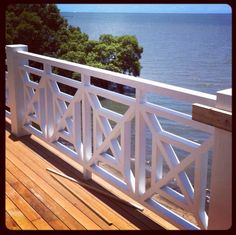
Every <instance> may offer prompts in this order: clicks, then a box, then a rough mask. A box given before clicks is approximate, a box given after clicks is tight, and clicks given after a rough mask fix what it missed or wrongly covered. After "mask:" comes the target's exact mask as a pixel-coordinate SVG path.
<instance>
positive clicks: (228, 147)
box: [208, 89, 232, 230]
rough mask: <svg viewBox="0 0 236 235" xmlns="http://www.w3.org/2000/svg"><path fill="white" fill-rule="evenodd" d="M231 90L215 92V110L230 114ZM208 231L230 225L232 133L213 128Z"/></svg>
mask: <svg viewBox="0 0 236 235" xmlns="http://www.w3.org/2000/svg"><path fill="white" fill-rule="evenodd" d="M231 93H232V89H227V90H223V91H220V92H217V101H216V108H219V109H221V110H224V111H227V112H232V108H231V107H232V105H231V102H232V94H231ZM212 160H213V162H212V169H211V198H210V207H209V225H208V229H214V230H215V229H217V230H225V229H229V228H230V227H231V225H232V132H231V131H227V130H223V129H220V128H215V141H214V150H213V159H212Z"/></svg>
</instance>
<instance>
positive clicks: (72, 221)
mask: <svg viewBox="0 0 236 235" xmlns="http://www.w3.org/2000/svg"><path fill="white" fill-rule="evenodd" d="M17 155H18V156H16V155H14V153H13V152H12V150H11V149H9V148H8V147H7V151H6V156H7V159H9V161H11V162H12V164H14V168H15V169H14V170H13V171H14V172H11V173H12V174H13V175H15V176H16V177H19V178H21V179H22V180H23V179H25V181H24V182H23V181H22V183H24V184H25V185H27V187H28V188H29V189H30V191H32V192H33V193H34V194H35V195H36V196H37V195H38V194H40V197H39V199H41V200H42V198H43V200H44V201H46V202H47V204H46V205H48V206H50V209H51V210H52V211H53V212H54V213H55V214H56V215H57V216H58V217H60V218H61V220H62V221H63V222H64V223H65V224H66V225H67V226H68V227H69V228H70V229H85V228H86V229H95V230H96V229H100V227H99V226H97V225H96V224H95V223H94V222H93V221H92V220H90V219H89V218H88V217H86V216H85V215H84V214H83V213H82V212H81V211H80V210H78V209H77V208H76V207H75V206H74V205H73V204H72V203H71V202H69V201H68V200H66V199H65V198H64V197H63V196H62V195H61V194H60V193H58V192H57V191H56V190H55V189H54V188H53V187H51V186H50V185H49V184H47V181H45V180H43V179H42V178H41V177H40V176H38V175H37V174H35V173H34V172H33V171H32V170H31V169H30V168H29V167H27V166H26V165H25V164H24V163H23V162H21V161H20V160H19V158H20V157H22V153H20V152H17ZM23 172H24V173H23ZM26 174H27V175H26ZM28 179H30V180H28ZM45 186H47V187H45ZM34 190H37V192H36V193H35V191H34Z"/></svg>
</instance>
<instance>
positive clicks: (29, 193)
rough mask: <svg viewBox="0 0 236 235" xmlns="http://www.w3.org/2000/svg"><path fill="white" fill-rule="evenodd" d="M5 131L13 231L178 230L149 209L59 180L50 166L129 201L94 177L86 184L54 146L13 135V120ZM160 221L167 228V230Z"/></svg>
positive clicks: (9, 223)
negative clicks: (49, 169)
mask: <svg viewBox="0 0 236 235" xmlns="http://www.w3.org/2000/svg"><path fill="white" fill-rule="evenodd" d="M5 129H6V132H5V139H6V226H7V228H8V229H32V230H33V229H38V230H42V229H43V230H48V229H54V230H59V229H60V230H61V229H70V230H100V229H102V230H150V229H151V230H162V229H163V227H165V228H170V229H174V227H173V226H171V225H169V224H168V222H165V221H164V220H163V219H161V218H160V217H159V216H157V215H155V214H154V213H152V212H151V211H149V210H148V209H146V208H144V211H142V212H141V211H139V210H137V209H135V208H132V207H130V206H127V205H125V204H123V203H121V202H119V201H118V200H116V199H111V198H109V197H107V196H104V195H102V194H100V193H98V192H95V191H94V190H89V189H87V188H85V187H82V186H81V185H79V184H77V183H74V182H71V181H70V180H68V179H65V178H63V177H61V176H56V175H55V176H56V178H57V180H56V179H55V178H54V177H52V176H51V174H52V173H50V172H48V171H47V170H46V169H47V168H51V169H54V170H56V171H58V172H61V173H64V174H66V175H68V176H70V177H73V178H74V179H77V180H79V181H82V182H84V183H86V184H88V185H90V186H92V187H95V188H97V189H101V190H103V191H104V192H106V193H108V194H110V192H113V193H114V192H116V193H115V194H116V196H117V195H118V196H119V198H122V197H123V198H122V199H126V200H127V196H125V197H126V198H124V194H123V193H121V192H120V191H118V190H117V189H115V188H114V187H113V186H106V189H105V188H104V187H101V186H100V185H99V184H98V183H96V182H95V180H94V177H93V179H92V180H88V181H84V180H83V176H82V174H81V173H80V172H79V171H78V170H76V169H75V168H74V167H73V166H71V165H70V164H68V163H66V162H65V161H63V160H62V159H61V158H60V157H58V156H57V153H54V152H52V151H51V149H50V148H49V147H47V146H46V145H45V146H42V143H41V142H40V140H38V141H37V137H35V136H30V135H29V136H24V137H21V138H17V137H15V136H14V135H12V134H10V130H11V126H10V124H9V123H8V122H6V128H5ZM49 149H50V150H49ZM96 179H99V177H96ZM96 181H98V180H96ZM99 181H100V184H101V182H102V185H103V183H104V185H108V184H106V182H104V181H103V180H102V179H99ZM59 182H60V183H59ZM68 188H69V189H70V190H68ZM107 189H108V190H107ZM73 192H74V193H73ZM76 195H77V196H76ZM113 195H114V194H113ZM151 218H152V219H151ZM158 223H159V224H161V225H162V226H163V225H164V226H163V227H161V226H160V225H159V224H158Z"/></svg>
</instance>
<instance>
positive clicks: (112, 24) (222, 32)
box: [62, 13, 232, 140]
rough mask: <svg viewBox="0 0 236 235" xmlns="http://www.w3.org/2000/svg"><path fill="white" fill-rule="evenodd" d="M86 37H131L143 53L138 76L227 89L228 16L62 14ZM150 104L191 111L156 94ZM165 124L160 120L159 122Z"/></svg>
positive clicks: (201, 88) (204, 88) (212, 90)
mask: <svg viewBox="0 0 236 235" xmlns="http://www.w3.org/2000/svg"><path fill="white" fill-rule="evenodd" d="M62 15H63V16H65V18H66V19H67V20H68V22H69V23H70V24H71V25H73V26H79V27H80V28H81V31H82V32H85V33H87V34H88V35H89V38H90V39H98V38H99V36H100V35H101V34H112V35H117V36H120V35H124V34H131V35H135V36H136V37H137V39H138V42H139V43H140V45H142V46H143V48H144V52H143V54H142V59H141V65H142V70H141V75H140V76H141V77H143V78H145V79H150V80H155V81H159V82H165V83H168V84H172V85H177V86H181V87H185V88H190V89H194V90H198V91H202V92H207V93H211V94H215V93H216V91H219V90H222V89H226V88H229V87H231V86H232V85H231V82H232V78H231V73H232V72H231V67H232V61H231V56H232V53H231V50H232V40H231V39H232V35H231V28H232V26H231V15H227V14H134V13H132V14H120V13H62ZM148 98H149V99H150V100H152V101H153V102H156V103H159V102H161V103H162V105H164V106H167V107H171V108H174V109H176V110H180V111H183V112H187V113H191V105H190V106H189V105H185V104H184V103H176V102H173V100H172V101H170V100H168V99H166V100H161V101H160V99H159V98H157V97H156V96H153V95H151V94H150V95H149V97H148ZM165 123H166V122H164V124H165ZM169 124H170V127H169V128H170V130H174V129H175V131H176V132H177V133H178V134H180V133H183V134H184V133H185V134H186V137H187V136H191V137H192V138H193V139H195V140H200V139H204V136H201V134H199V133H197V132H194V131H191V130H189V131H188V132H187V133H186V129H183V128H182V127H179V130H178V128H177V129H176V125H174V124H172V127H171V123H169Z"/></svg>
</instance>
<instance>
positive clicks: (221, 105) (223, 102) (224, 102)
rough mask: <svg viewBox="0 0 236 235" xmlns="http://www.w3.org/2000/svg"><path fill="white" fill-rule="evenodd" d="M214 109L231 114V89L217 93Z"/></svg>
mask: <svg viewBox="0 0 236 235" xmlns="http://www.w3.org/2000/svg"><path fill="white" fill-rule="evenodd" d="M216 94H217V100H216V107H217V108H218V109H222V110H225V111H229V112H232V88H230V89H226V90H222V91H218V92H217V93H216Z"/></svg>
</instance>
